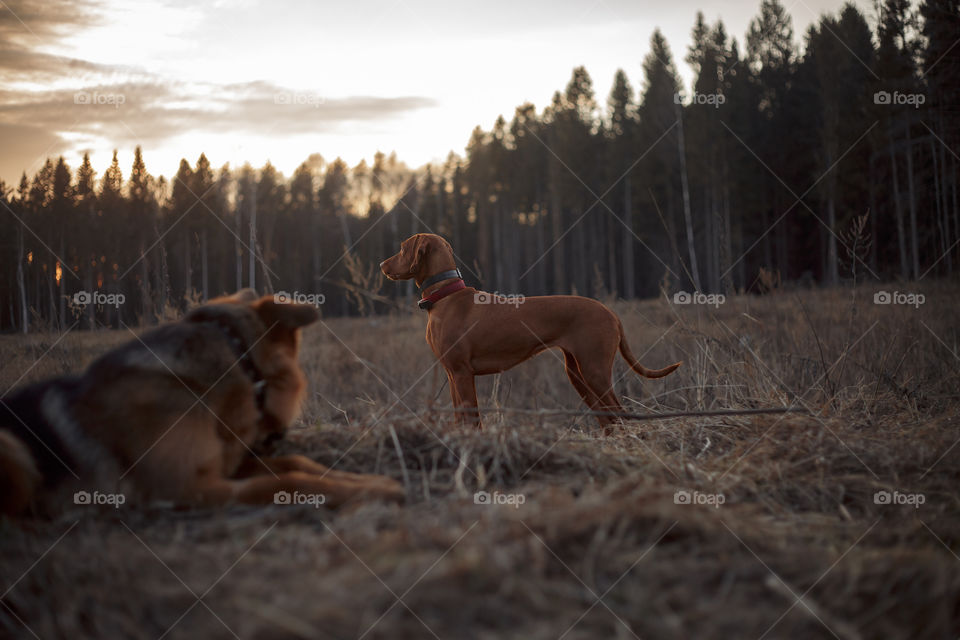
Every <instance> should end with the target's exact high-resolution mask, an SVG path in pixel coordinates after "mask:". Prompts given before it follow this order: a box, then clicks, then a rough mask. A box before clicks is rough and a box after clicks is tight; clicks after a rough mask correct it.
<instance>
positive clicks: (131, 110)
mask: <svg viewBox="0 0 960 640" xmlns="http://www.w3.org/2000/svg"><path fill="white" fill-rule="evenodd" d="M435 104H436V102H435V101H434V100H433V99H432V98H426V97H421V96H400V97H377V96H350V97H342V98H326V97H324V96H322V95H319V94H316V93H312V92H301V91H294V90H292V89H287V88H284V87H279V86H275V85H272V84H270V83H266V82H251V83H247V84H241V85H214V84H199V85H198V84H192V85H188V86H183V85H178V84H175V83H165V82H162V81H153V82H129V83H116V84H100V85H94V86H85V87H83V88H82V89H79V90H72V89H60V90H53V91H15V90H7V91H0V124H5V125H8V126H21V127H27V126H30V127H35V128H40V129H42V130H44V131H51V132H57V133H60V134H69V135H70V136H72V137H75V138H76V137H84V136H97V137H107V138H110V139H111V140H115V141H116V142H117V144H124V143H130V142H133V143H146V142H153V141H158V140H165V139H169V138H170V137H173V136H177V135H181V134H187V133H190V132H191V131H198V130H199V131H203V132H206V133H243V134H270V135H276V136H294V135H302V134H308V133H323V132H330V131H335V130H336V129H337V128H338V127H340V126H341V125H343V124H344V123H348V122H357V121H373V120H379V119H383V118H391V117H394V116H397V115H400V114H403V113H406V112H408V111H412V110H416V109H423V108H428V107H432V106H435Z"/></svg>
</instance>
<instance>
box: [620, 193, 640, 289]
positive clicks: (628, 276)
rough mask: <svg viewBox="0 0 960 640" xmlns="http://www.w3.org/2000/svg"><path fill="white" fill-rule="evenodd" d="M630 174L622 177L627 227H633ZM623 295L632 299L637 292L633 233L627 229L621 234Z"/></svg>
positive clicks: (624, 214)
mask: <svg viewBox="0 0 960 640" xmlns="http://www.w3.org/2000/svg"><path fill="white" fill-rule="evenodd" d="M630 187H631V184H630V176H629V175H628V176H627V177H626V178H624V179H623V223H624V224H625V225H626V226H627V228H628V229H630V230H632V229H633V202H632V200H631V193H630ZM622 258H623V297H624V298H626V299H627V300H630V299H632V298H633V297H634V296H635V295H636V294H637V289H636V283H635V281H634V278H635V275H636V274H635V272H634V270H635V269H636V266H635V265H634V259H633V234H632V233H630V232H629V231H627V232H626V233H624V234H623V256H622Z"/></svg>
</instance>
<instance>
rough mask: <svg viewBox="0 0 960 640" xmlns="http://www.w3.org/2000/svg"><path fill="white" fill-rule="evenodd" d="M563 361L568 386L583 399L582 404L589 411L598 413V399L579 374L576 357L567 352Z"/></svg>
mask: <svg viewBox="0 0 960 640" xmlns="http://www.w3.org/2000/svg"><path fill="white" fill-rule="evenodd" d="M563 361H564V365H565V367H566V369H567V377H568V378H569V379H570V384H572V385H573V388H574V389H576V390H577V393H579V394H580V397H581V398H583V401H584V403H585V404H586V405H587V407H589V408H590V410H591V411H599V410H600V409H599V408H598V407H599V403H600V398H599V397H597V394H595V393H594V392H593V389H591V388H590V386H589V385H588V384H587V381H586V380H584V379H583V374H582V373H580V364H579V363H578V362H577V359H576V357H574V355H573V354H572V353H570V352H569V351H564V352H563Z"/></svg>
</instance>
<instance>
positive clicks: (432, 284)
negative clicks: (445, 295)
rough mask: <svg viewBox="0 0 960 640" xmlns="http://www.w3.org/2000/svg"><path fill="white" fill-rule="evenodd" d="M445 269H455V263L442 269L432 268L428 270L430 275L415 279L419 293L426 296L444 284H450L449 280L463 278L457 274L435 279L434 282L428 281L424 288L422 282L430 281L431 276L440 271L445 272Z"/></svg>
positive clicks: (453, 280)
mask: <svg viewBox="0 0 960 640" xmlns="http://www.w3.org/2000/svg"><path fill="white" fill-rule="evenodd" d="M446 271H457V265H456V264H454V265H453V266H452V267H447V268H444V269H432V270H431V271H430V272H429V273H430V275H428V276H426V277H425V278H423V279H420V278H418V279H417V280H416V283H417V288H418V289H420V295H421V296H423V297H424V298H425V297H427V296H428V295H430V294H431V293H432V292H434V291H438V290H440V289H441V288H443V287H445V286H446V285H448V284H450V283H451V282H455V281H457V280H462V279H463V278H462V277H460V276H459V275H456V276H451V277H450V278H444V279H443V280H437V281H436V282H430V283H429V284H428V285H427V286H426V288H424V286H423V283H425V282H429V281H430V278H433V277H434V276H437V275H439V274H441V273H444V272H446Z"/></svg>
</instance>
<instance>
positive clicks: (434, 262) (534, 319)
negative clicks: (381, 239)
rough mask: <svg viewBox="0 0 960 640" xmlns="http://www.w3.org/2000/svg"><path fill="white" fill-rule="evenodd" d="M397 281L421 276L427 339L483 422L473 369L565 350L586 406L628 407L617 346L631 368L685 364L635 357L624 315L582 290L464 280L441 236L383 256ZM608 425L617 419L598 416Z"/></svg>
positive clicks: (471, 414) (427, 236)
mask: <svg viewBox="0 0 960 640" xmlns="http://www.w3.org/2000/svg"><path fill="white" fill-rule="evenodd" d="M380 269H381V270H382V271H383V273H384V275H386V276H387V277H388V278H390V279H391V280H409V279H410V278H414V279H415V280H416V283H417V286H418V287H419V288H420V289H421V292H422V294H423V299H422V300H420V308H421V309H425V310H426V311H427V313H428V316H427V318H428V319H427V344H429V345H430V348H431V349H433V353H434V354H435V355H436V356H437V358H438V359H439V360H440V363H441V364H442V365H443V367H444V368H445V369H446V371H447V379H448V380H449V382H450V391H451V394H452V395H453V404H454V406H455V407H457V408H463V409H467V410H468V411H466V412H464V414H462V415H464V416H466V417H467V418H470V419H471V420H472V422H473V423H474V424H475V425H476V426H477V427H479V426H480V413H479V411H478V409H477V391H476V387H475V385H474V376H482V375H487V374H490V373H499V372H501V371H506V370H507V369H510V368H511V367H514V366H516V365H518V364H520V363H521V362H523V361H524V360H526V359H528V358H531V357H533V356H535V355H537V354H538V353H540V352H541V351H544V350H546V349H560V350H561V351H563V356H564V362H565V364H566V369H567V377H569V378H570V382H571V383H572V384H573V386H574V388H575V389H576V390H577V393H579V394H580V397H581V398H583V401H584V402H585V403H587V406H589V407H590V409H592V410H594V411H599V412H617V413H622V412H623V410H624V409H623V406H622V405H621V404H620V400H619V399H618V398H617V396H616V394H615V393H614V391H613V385H612V383H611V375H612V371H613V359H614V358H615V357H616V353H617V350H618V349H619V350H620V354H621V355H622V356H623V359H624V360H626V361H627V364H629V365H630V368H631V369H633V370H634V371H636V372H637V373H639V374H640V375H642V376H645V377H647V378H662V377H663V376H665V375H667V374H669V373H672V372H673V371H674V370H675V369H676V368H677V367H679V366H680V365H681V364H682V363H680V362H678V363H676V364H672V365H670V366H669V367H664V368H663V369H657V370H653V371H651V370H650V369H647V368H646V367H644V366H643V365H641V364H640V363H639V362H637V360H636V358H634V357H633V354H632V353H631V352H630V347H629V345H627V341H626V338H625V337H624V335H623V325H622V324H621V323H620V318H618V317H617V315H616V314H615V313H614V312H613V311H611V310H610V309H608V308H607V307H605V306H604V305H603V304H601V303H600V302H598V301H596V300H592V299H590V298H582V297H579V296H540V297H534V298H521V297H513V296H499V295H496V294H490V293H484V292H480V291H477V290H476V289H473V288H471V287H467V286H465V285H464V283H463V280H462V279H461V277H460V272H459V271H458V270H457V264H456V260H455V259H454V255H453V249H451V247H450V244H449V243H448V242H447V241H446V240H444V239H443V238H441V237H440V236H437V235H434V234H431V233H418V234H417V235H415V236H412V237H410V238H407V239H406V240H404V241H403V243H402V244H401V245H400V253H398V254H396V255H395V256H392V257H391V258H388V259H387V260H384V261H383V262H381V263H380ZM597 419H598V420H599V422H600V425H601V426H603V427H609V425H610V424H611V423H613V422H614V421H615V420H616V418H615V417H613V416H602V415H601V416H597Z"/></svg>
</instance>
